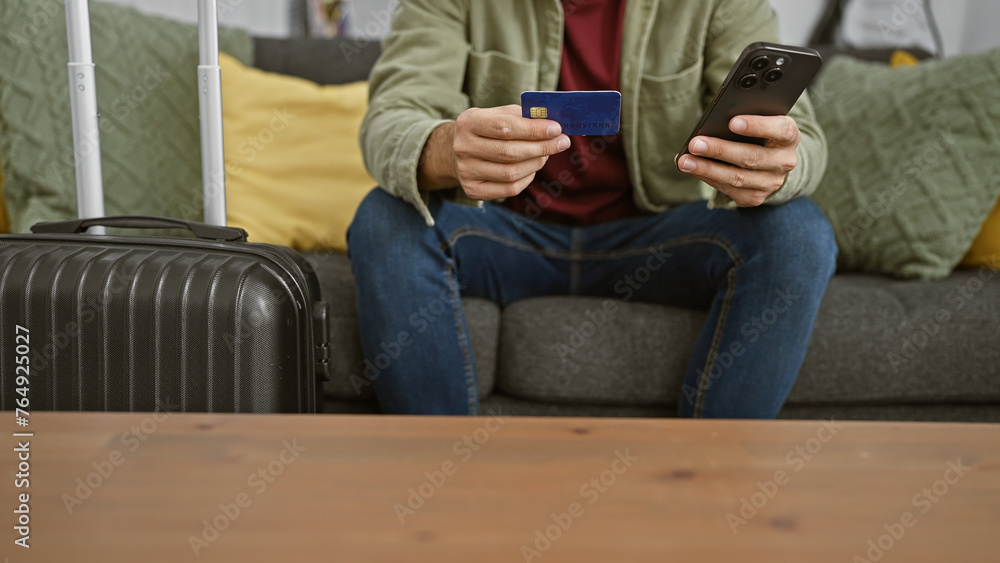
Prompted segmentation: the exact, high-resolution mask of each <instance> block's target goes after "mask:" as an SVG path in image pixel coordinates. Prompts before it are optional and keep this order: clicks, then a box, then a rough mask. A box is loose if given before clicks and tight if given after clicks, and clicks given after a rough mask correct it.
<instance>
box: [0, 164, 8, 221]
mask: <svg viewBox="0 0 1000 563" xmlns="http://www.w3.org/2000/svg"><path fill="white" fill-rule="evenodd" d="M9 232H10V218H9V217H8V216H7V206H6V205H5V204H4V202H3V174H2V170H0V233H9Z"/></svg>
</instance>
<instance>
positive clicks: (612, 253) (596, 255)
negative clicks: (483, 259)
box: [446, 227, 740, 264]
mask: <svg viewBox="0 0 1000 563" xmlns="http://www.w3.org/2000/svg"><path fill="white" fill-rule="evenodd" d="M470 236H478V237H480V238H484V239H487V240H491V241H493V242H495V243H497V244H500V245H503V246H506V247H508V248H513V249H515V250H521V251H524V252H533V253H535V254H539V255H541V256H544V257H546V258H553V259H556V260H566V261H572V260H573V259H574V258H576V259H579V260H580V261H587V260H616V259H618V258H628V257H631V256H642V255H643V254H648V253H649V252H650V249H651V248H657V247H659V249H661V250H663V249H670V248H678V247H681V246H686V245H689V244H696V243H705V244H714V245H716V246H718V247H720V248H722V249H723V250H725V251H726V253H727V254H728V255H729V258H730V259H731V260H732V261H733V262H734V263H736V264H739V262H740V257H739V255H738V254H737V253H736V251H735V250H734V249H733V247H732V245H731V244H729V242H728V241H726V240H724V239H722V238H720V237H717V236H712V235H688V236H684V237H681V238H676V239H670V240H669V241H667V242H663V243H660V244H659V245H649V246H644V247H641V248H630V249H627V250H602V251H597V252H579V253H577V254H574V251H573V250H572V249H571V250H569V251H563V250H549V249H545V248H539V247H535V246H530V245H527V244H522V243H519V242H516V241H512V240H510V239H507V238H504V237H501V236H498V235H496V234H494V233H492V232H490V231H487V230H485V229H480V228H478V227H462V228H459V229H456V230H455V231H453V232H452V234H451V236H449V237H448V241H447V243H446V244H447V246H448V247H449V248H454V246H455V244H456V243H457V242H458V241H459V240H460V239H463V238H465V237H470Z"/></svg>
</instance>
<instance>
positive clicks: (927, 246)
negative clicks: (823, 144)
mask: <svg viewBox="0 0 1000 563" xmlns="http://www.w3.org/2000/svg"><path fill="white" fill-rule="evenodd" d="M812 95H813V102H814V104H815V106H816V116H817V118H818V119H819V122H820V124H821V125H822V126H823V129H824V131H825V132H826V136H827V139H828V141H829V145H830V161H829V168H828V169H827V172H826V176H825V177H824V179H823V182H822V183H821V184H820V187H819V189H818V190H817V192H816V194H815V195H814V196H813V199H814V200H815V201H816V203H817V204H819V206H820V207H821V208H822V209H823V210H824V211H825V212H826V214H827V216H828V217H829V218H830V221H831V223H833V227H834V230H835V231H836V233H837V242H838V244H839V245H840V267H841V268H842V269H845V270H862V271H867V272H874V273H884V274H889V275H894V276H898V277H903V278H925V279H935V278H942V277H945V276H947V275H948V274H949V273H950V272H951V271H952V269H953V268H954V267H955V266H956V265H958V263H959V262H960V261H961V259H962V256H964V255H965V253H966V251H968V250H969V247H970V246H971V245H972V241H973V240H974V239H975V238H976V235H977V234H978V232H979V230H980V227H982V225H983V221H985V220H986V217H987V216H988V215H989V213H990V210H991V209H992V208H993V204H994V203H995V202H996V201H997V196H998V195H1000V103H998V100H1000V50H994V51H991V52H987V53H983V54H980V55H973V56H966V57H961V58H955V59H947V60H942V61H934V62H928V63H924V64H921V65H920V66H917V67H909V68H895V69H893V68H889V67H888V66H885V65H881V64H874V63H864V62H860V61H857V60H854V59H850V58H846V57H838V58H835V59H833V61H832V62H830V64H829V65H828V66H827V68H826V70H825V71H824V72H823V74H822V76H821V77H820V78H819V80H818V81H817V83H816V86H815V88H814V89H813V92H812Z"/></svg>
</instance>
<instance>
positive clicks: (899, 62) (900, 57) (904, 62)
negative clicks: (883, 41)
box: [889, 51, 920, 68]
mask: <svg viewBox="0 0 1000 563" xmlns="http://www.w3.org/2000/svg"><path fill="white" fill-rule="evenodd" d="M919 64H920V59H918V58H917V57H914V56H913V55H912V54H911V53H909V52H907V51H896V52H895V53H893V54H892V58H891V59H890V60H889V65H891V66H892V68H899V67H901V66H917V65H919Z"/></svg>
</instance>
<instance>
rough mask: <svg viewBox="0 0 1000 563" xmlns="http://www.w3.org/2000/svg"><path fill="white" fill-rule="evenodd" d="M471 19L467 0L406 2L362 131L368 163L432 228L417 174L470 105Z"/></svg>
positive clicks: (374, 79) (378, 70)
mask: <svg viewBox="0 0 1000 563" xmlns="http://www.w3.org/2000/svg"><path fill="white" fill-rule="evenodd" d="M467 18H468V1H467V0H464V1H463V0H404V1H403V3H402V5H401V6H400V8H399V10H398V11H397V12H396V14H395V17H394V20H393V22H394V23H393V30H392V32H391V33H390V34H389V36H388V37H387V38H386V40H385V44H384V50H383V53H382V57H381V58H380V59H379V61H378V63H376V65H375V68H374V69H372V75H371V79H370V80H369V87H370V93H369V107H368V113H367V114H366V116H365V118H364V121H363V122H362V125H361V133H360V138H361V150H362V153H363V155H364V159H365V165H366V166H367V167H368V171H369V172H370V173H371V175H372V177H373V178H375V180H376V181H378V183H379V185H380V186H381V187H382V189H384V190H385V191H387V192H389V193H391V194H392V195H394V196H396V197H399V198H401V199H403V200H404V201H407V202H409V203H411V204H412V205H413V206H414V207H416V208H417V210H418V211H419V212H420V213H421V214H422V215H423V217H424V219H425V220H426V221H427V224H428V225H433V224H434V220H433V218H432V217H431V214H430V211H429V210H428V209H427V205H426V200H425V199H424V196H423V195H422V194H421V192H420V191H419V189H418V187H417V168H418V165H419V162H420V158H421V155H422V154H423V149H424V145H425V144H426V142H427V139H428V137H430V134H431V132H433V131H434V129H436V128H437V127H439V126H440V125H442V124H444V123H447V122H448V121H450V120H454V119H456V118H457V117H458V115H459V114H461V112H462V111H464V110H465V109H467V108H468V107H469V99H468V97H467V96H466V95H465V94H464V91H463V86H464V82H465V72H466V65H467V62H468V53H469V46H468V41H467V39H466V33H467V32H466V20H467Z"/></svg>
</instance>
